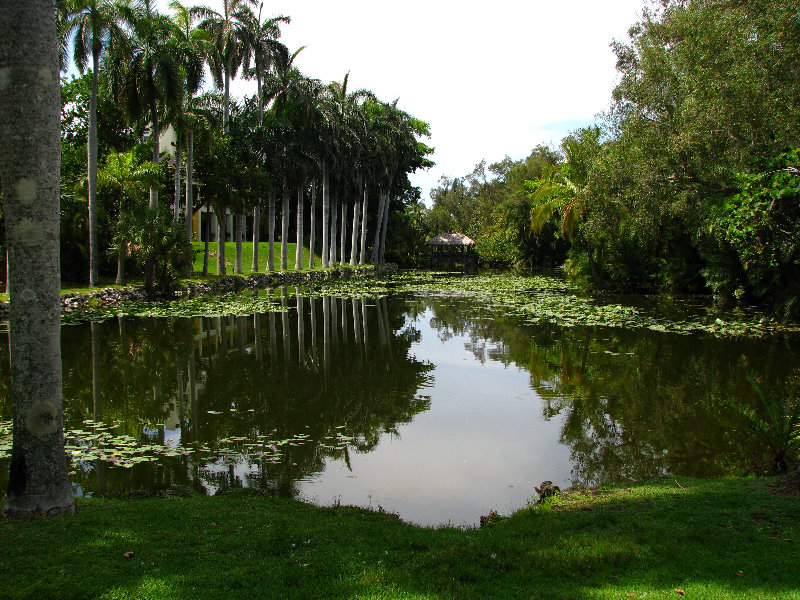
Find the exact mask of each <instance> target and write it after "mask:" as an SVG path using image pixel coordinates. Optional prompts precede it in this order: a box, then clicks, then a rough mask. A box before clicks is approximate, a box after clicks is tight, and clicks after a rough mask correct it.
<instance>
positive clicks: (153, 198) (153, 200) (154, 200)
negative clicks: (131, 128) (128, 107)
mask: <svg viewBox="0 0 800 600" xmlns="http://www.w3.org/2000/svg"><path fill="white" fill-rule="evenodd" d="M150 120H151V121H152V124H153V130H152V131H151V132H150V140H151V141H152V142H153V164H156V165H157V164H158V162H159V159H160V158H161V149H160V148H159V139H158V110H157V109H156V100H155V98H153V99H152V100H151V101H150ZM150 208H158V188H157V187H156V186H155V185H153V186H151V187H150Z"/></svg>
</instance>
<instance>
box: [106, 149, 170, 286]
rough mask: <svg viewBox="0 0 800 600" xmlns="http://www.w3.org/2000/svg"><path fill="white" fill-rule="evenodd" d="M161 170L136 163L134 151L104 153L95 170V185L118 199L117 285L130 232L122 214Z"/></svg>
mask: <svg viewBox="0 0 800 600" xmlns="http://www.w3.org/2000/svg"><path fill="white" fill-rule="evenodd" d="M160 176H161V172H160V170H159V168H158V165H156V164H154V163H152V162H149V161H145V162H138V161H137V160H136V157H135V153H134V152H132V151H131V152H122V153H117V152H112V153H111V154H109V155H108V156H106V159H105V163H104V164H103V167H102V168H101V169H99V170H98V172H97V185H98V188H99V189H100V191H101V192H108V193H109V194H111V195H113V196H114V197H115V198H117V231H116V234H115V236H114V239H115V246H116V250H117V279H116V282H115V283H116V284H117V285H122V284H124V283H125V256H126V254H127V249H128V244H129V242H130V241H131V240H130V237H131V236H130V235H128V232H126V231H125V229H126V228H127V227H126V225H127V221H126V220H125V219H123V216H124V215H126V214H128V213H129V212H130V210H131V209H132V208H133V207H134V206H136V205H138V204H139V203H140V201H141V200H142V199H143V198H144V193H145V190H146V189H147V188H148V187H149V186H150V185H151V184H152V182H153V181H158V179H159V178H160Z"/></svg>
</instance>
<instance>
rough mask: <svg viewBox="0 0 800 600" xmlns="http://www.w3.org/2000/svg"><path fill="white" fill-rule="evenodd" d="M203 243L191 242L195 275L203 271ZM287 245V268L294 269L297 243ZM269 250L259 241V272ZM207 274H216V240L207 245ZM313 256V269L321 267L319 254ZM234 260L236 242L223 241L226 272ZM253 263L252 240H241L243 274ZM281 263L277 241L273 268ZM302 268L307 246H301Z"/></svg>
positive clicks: (249, 271) (264, 266) (264, 268)
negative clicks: (314, 265)
mask: <svg viewBox="0 0 800 600" xmlns="http://www.w3.org/2000/svg"><path fill="white" fill-rule="evenodd" d="M204 246H205V245H204V244H203V243H202V242H193V243H192V247H193V248H194V251H195V260H194V272H195V274H196V275H199V274H201V273H202V272H203V248H204ZM287 247H288V260H287V267H288V269H289V270H293V269H294V253H295V249H296V248H297V244H294V243H289V244H287ZM268 250H269V244H268V243H267V242H261V243H260V244H259V247H258V270H259V272H260V273H264V272H265V271H266V270H267V253H268ZM208 253H209V257H208V274H209V275H216V274H217V244H216V242H212V243H210V244H209V245H208ZM314 256H315V263H316V267H315V269H321V267H320V264H321V259H320V257H319V254H316V253H315V254H314ZM235 261H236V243H235V242H225V264H226V265H227V274H228V275H232V274H233V267H234V265H235ZM252 263H253V242H242V272H243V273H244V274H248V273H252V270H251V269H250V267H251V266H252ZM280 265H281V245H280V243H279V242H277V243H276V244H275V270H280ZM303 269H304V270H307V269H308V247H307V246H304V247H303Z"/></svg>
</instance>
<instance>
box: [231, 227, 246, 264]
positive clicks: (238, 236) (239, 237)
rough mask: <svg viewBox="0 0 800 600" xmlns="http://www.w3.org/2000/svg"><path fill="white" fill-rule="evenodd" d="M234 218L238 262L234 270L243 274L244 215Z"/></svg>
mask: <svg viewBox="0 0 800 600" xmlns="http://www.w3.org/2000/svg"><path fill="white" fill-rule="evenodd" d="M233 219H234V232H235V235H236V263H235V264H234V267H233V272H234V273H237V274H241V272H242V238H244V215H236V216H235V217H233Z"/></svg>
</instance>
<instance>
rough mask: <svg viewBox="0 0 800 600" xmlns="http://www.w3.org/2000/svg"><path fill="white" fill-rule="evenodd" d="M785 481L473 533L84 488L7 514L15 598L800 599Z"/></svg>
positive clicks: (274, 502) (326, 511)
mask: <svg viewBox="0 0 800 600" xmlns="http://www.w3.org/2000/svg"><path fill="white" fill-rule="evenodd" d="M771 483H773V482H772V481H769V480H763V479H743V480H717V481H706V480H693V479H685V478H680V479H677V480H676V479H674V478H669V479H666V480H664V481H663V482H661V483H658V484H654V485H649V486H646V487H639V488H634V489H631V490H625V489H623V490H615V491H609V492H596V493H591V494H590V493H582V494H578V493H575V494H570V495H564V496H562V497H559V498H557V499H555V500H554V501H553V502H552V503H551V504H549V505H545V506H543V507H539V508H536V509H533V510H523V511H520V512H519V513H517V514H516V515H515V516H513V517H512V518H510V519H507V520H504V521H502V522H500V523H497V524H495V525H494V526H492V527H488V528H485V529H468V530H462V529H453V528H440V529H430V528H420V527H415V526H412V525H408V524H405V523H402V522H401V521H399V520H398V519H397V518H396V517H394V516H391V515H386V514H380V513H375V512H369V511H366V510H361V509H354V508H344V507H336V508H315V507H313V506H309V505H304V504H300V503H297V502H293V501H290V500H283V499H277V498H270V497H262V496H248V495H244V494H242V493H240V494H230V495H226V496H218V497H213V498H209V497H199V496H195V497H189V498H168V499H163V498H157V499H144V500H142V499H140V500H101V499H88V500H86V499H82V500H79V513H78V515H77V516H75V517H66V518H64V517H61V518H55V519H47V520H45V519H38V520H34V521H30V522H16V521H9V520H3V521H0V597H2V598H32V599H33V598H35V599H36V600H39V599H42V598H61V599H70V598H109V599H112V598H116V599H122V598H126V599H128V598H129V599H133V598H137V599H155V598H170V599H172V598H186V599H189V598H192V599H194V598H219V599H227V598H246V599H251V598H275V599H279V598H280V599H283V598H297V599H303V600H307V599H311V598H333V599H342V600H343V599H357V598H475V599H483V598H515V599H518V598H532V599H533V598H536V599H538V598H548V599H559V598H574V599H578V598H581V599H582V598H647V599H653V598H672V599H674V598H680V597H686V598H703V599H712V600H713V599H718V598H747V599H756V598H760V599H767V598H769V599H774V598H786V599H790V598H791V599H797V598H800V569H798V564H800V499H799V498H798V496H797V490H796V488H795V490H794V497H791V498H786V497H778V496H775V495H773V494H771V493H770V492H769V490H768V486H769V485H770V484H771ZM125 553H132V554H131V555H128V557H126V555H125Z"/></svg>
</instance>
